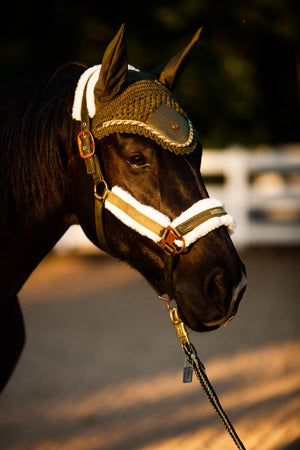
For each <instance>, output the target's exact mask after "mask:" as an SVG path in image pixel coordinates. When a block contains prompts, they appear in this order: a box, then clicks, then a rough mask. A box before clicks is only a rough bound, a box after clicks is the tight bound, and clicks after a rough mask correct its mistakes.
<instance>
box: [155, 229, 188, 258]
mask: <svg viewBox="0 0 300 450" xmlns="http://www.w3.org/2000/svg"><path fill="white" fill-rule="evenodd" d="M175 241H181V242H182V246H181V247H179V248H178V247H176V244H175ZM160 242H161V243H162V244H163V245H164V246H165V250H166V251H167V252H168V253H175V255H179V253H182V252H183V250H184V248H185V240H184V237H183V236H181V235H180V234H179V233H178V232H177V231H176V229H174V228H172V227H171V226H170V225H168V226H167V228H166V229H165V231H164V233H163V235H162V238H161V241H160Z"/></svg>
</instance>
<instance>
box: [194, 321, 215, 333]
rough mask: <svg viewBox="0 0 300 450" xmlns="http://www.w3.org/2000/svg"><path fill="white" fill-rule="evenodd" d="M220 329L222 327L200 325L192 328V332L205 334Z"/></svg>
mask: <svg viewBox="0 0 300 450" xmlns="http://www.w3.org/2000/svg"><path fill="white" fill-rule="evenodd" d="M219 327H220V325H204V324H203V323H200V324H199V325H197V327H196V328H192V330H193V331H198V332H201V333H205V332H207V331H214V330H217V329H218V328H219Z"/></svg>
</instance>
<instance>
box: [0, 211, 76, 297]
mask: <svg viewBox="0 0 300 450" xmlns="http://www.w3.org/2000/svg"><path fill="white" fill-rule="evenodd" d="M71 223H72V218H71V217H70V218H68V217H64V216H62V215H59V214H58V215H57V216H53V215H51V217H46V218H45V220H44V221H43V222H40V221H38V220H36V221H35V222H34V221H33V222H31V223H30V224H28V223H27V224H24V223H22V222H19V223H17V224H14V225H13V226H12V227H11V228H10V229H9V230H7V231H6V232H4V231H3V230H2V231H1V233H0V287H1V289H0V302H1V301H3V300H5V299H7V298H9V297H10V296H12V295H14V294H16V293H17V292H18V291H19V289H20V288H21V287H22V285H23V283H24V282H25V281H26V279H27V278H28V277H29V275H30V274H31V272H32V271H33V270H34V268H35V267H36V266H37V265H38V263H39V262H40V261H41V260H42V259H43V258H44V257H45V256H46V255H47V254H48V253H49V251H50V250H51V249H52V247H53V246H54V245H55V243H56V242H57V241H58V240H59V238H60V237H61V236H62V235H63V234H64V232H65V231H66V230H67V228H68V227H69V225H70V224H71Z"/></svg>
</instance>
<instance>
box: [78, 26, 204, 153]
mask: <svg viewBox="0 0 300 450" xmlns="http://www.w3.org/2000/svg"><path fill="white" fill-rule="evenodd" d="M201 30H202V29H201V28H200V29H199V30H198V31H197V32H196V33H195V35H194V37H193V39H192V40H191V42H190V43H189V44H188V45H187V47H186V48H185V49H184V50H183V51H181V52H180V53H178V54H177V55H175V56H174V57H173V58H171V59H170V60H169V61H168V62H166V63H164V64H162V65H161V66H159V67H157V68H156V69H154V70H153V71H152V72H151V73H143V72H141V71H139V70H137V69H136V68H135V67H132V66H130V65H128V61H127V54H126V46H125V39H124V25H122V26H121V28H120V30H119V31H118V33H117V34H116V36H115V37H114V39H113V40H112V41H111V43H110V44H109V45H108V47H107V48H106V50H105V53H104V56H103V60H102V65H101V66H94V67H91V68H90V69H87V70H86V71H85V72H84V73H83V74H82V75H81V77H80V79H79V82H78V85H77V88H76V91H75V98H74V104H73V114H72V116H73V118H74V119H75V120H81V119H82V108H87V111H88V115H89V117H90V118H92V119H93V120H92V133H93V134H94V136H95V137H96V138H97V139H102V138H103V137H104V136H108V135H110V134H112V133H115V132H121V133H134V134H139V135H141V136H145V137H147V138H150V139H152V140H154V141H155V142H157V143H158V144H159V145H161V146H162V147H163V148H166V149H168V150H170V151H172V152H174V153H176V154H188V153H191V152H193V151H194V149H195V148H196V145H197V142H198V137H197V133H196V131H195V130H194V129H193V126H192V123H191V122H190V120H189V118H188V116H187V114H186V113H185V111H184V110H183V109H182V108H181V106H180V105H179V104H178V102H177V100H176V99H175V97H174V96H173V94H172V92H173V91H174V89H175V86H176V83H177V80H178V78H179V76H180V75H181V73H182V71H183V70H184V68H185V67H186V65H187V64H188V62H189V59H190V57H191V54H192V52H193V50H194V48H195V46H196V44H197V43H198V40H199V37H200V33H201Z"/></svg>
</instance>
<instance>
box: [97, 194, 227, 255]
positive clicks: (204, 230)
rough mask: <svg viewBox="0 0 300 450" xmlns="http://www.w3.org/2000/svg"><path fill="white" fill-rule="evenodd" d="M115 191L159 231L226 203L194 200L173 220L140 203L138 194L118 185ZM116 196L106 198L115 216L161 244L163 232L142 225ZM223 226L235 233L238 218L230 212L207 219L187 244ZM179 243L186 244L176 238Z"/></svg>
mask: <svg viewBox="0 0 300 450" xmlns="http://www.w3.org/2000/svg"><path fill="white" fill-rule="evenodd" d="M111 192H112V193H113V194H114V195H115V196H116V197H117V198H119V199H121V200H123V201H124V202H125V203H126V204H129V205H131V206H132V207H133V208H134V209H135V210H136V211H138V212H140V213H141V214H143V216H146V217H148V218H149V219H150V220H151V221H153V222H155V223H156V224H157V225H158V227H157V230H159V228H161V229H162V228H167V227H168V226H170V227H172V228H176V227H178V226H179V225H181V224H183V223H184V222H186V221H187V220H188V219H191V218H193V217H195V216H196V215H197V214H199V213H202V212H205V211H208V210H210V209H212V208H223V207H224V204H223V203H222V202H220V201H219V200H216V199H212V198H205V199H203V200H199V201H198V202H196V203H194V205H192V206H191V207H190V208H188V209H186V210H185V211H184V212H183V213H181V214H180V216H178V217H177V218H176V219H174V220H173V221H172V220H171V219H170V218H169V217H168V216H166V215H165V214H163V213H161V212H160V211H157V210H156V209H155V208H152V207H151V206H147V205H144V204H142V203H140V202H139V201H137V200H136V199H135V198H134V197H132V195H131V194H129V193H128V192H126V191H124V190H123V189H122V188H120V187H119V186H114V187H113V188H112V190H111ZM113 199H114V196H109V197H108V198H107V199H106V200H105V208H106V209H108V210H109V211H110V212H111V213H112V214H113V215H114V216H115V217H117V218H118V219H119V220H120V221H121V222H123V223H124V224H125V225H126V226H128V227H129V228H132V229H133V230H134V231H136V232H137V233H139V234H141V235H142V236H145V237H147V238H149V239H151V240H152V241H154V242H156V243H159V242H160V241H161V234H160V233H159V231H158V232H155V231H153V229H151V230H150V229H149V228H147V227H146V226H144V225H142V224H141V223H140V222H139V221H138V220H135V218H134V217H135V215H134V214H127V213H126V212H125V209H123V208H120V207H119V206H118V201H116V202H114V200H113ZM221 226H226V227H227V228H228V229H229V230H230V231H231V232H233V231H234V229H235V226H236V223H235V220H234V218H233V217H232V216H231V215H230V214H228V213H226V214H224V215H222V216H220V217H211V218H209V219H207V220H206V221H204V222H203V223H202V224H201V225H199V226H197V227H196V228H194V229H193V230H192V231H190V232H188V233H187V234H185V235H184V240H185V247H189V246H190V245H191V244H193V243H194V242H196V241H197V240H198V239H200V238H201V237H203V236H205V235H206V234H208V233H210V232H211V231H213V230H215V229H216V228H219V227H221ZM151 228H152V227H151ZM175 244H176V245H177V246H178V247H181V246H182V242H181V241H180V240H176V241H175Z"/></svg>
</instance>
